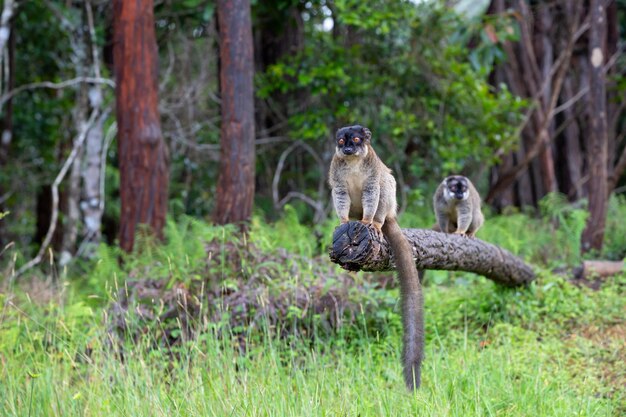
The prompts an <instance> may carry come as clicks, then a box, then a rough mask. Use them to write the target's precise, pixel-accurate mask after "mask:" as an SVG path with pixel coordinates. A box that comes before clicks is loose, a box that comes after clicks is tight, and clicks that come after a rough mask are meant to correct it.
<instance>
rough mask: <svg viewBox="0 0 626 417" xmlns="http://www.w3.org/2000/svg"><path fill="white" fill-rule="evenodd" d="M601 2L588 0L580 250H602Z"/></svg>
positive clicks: (604, 194) (603, 110)
mask: <svg viewBox="0 0 626 417" xmlns="http://www.w3.org/2000/svg"><path fill="white" fill-rule="evenodd" d="M603 4H604V2H603V1H601V0H591V4H590V9H591V10H590V11H591V21H590V23H591V28H590V30H589V58H590V62H591V67H590V80H589V87H590V92H589V94H590V100H591V109H592V111H591V112H590V129H589V133H590V135H589V146H590V149H589V150H588V152H587V156H588V158H589V219H588V220H587V226H586V227H585V230H584V231H583V234H582V242H581V243H582V245H581V249H582V250H583V252H586V251H588V250H590V249H597V250H600V249H602V242H603V240H604V225H605V221H606V210H607V197H608V190H607V186H608V185H607V148H608V132H607V118H606V91H605V76H604V63H605V61H606V57H605V56H604V55H605V49H604V42H605V39H606V15H605V13H604V6H603Z"/></svg>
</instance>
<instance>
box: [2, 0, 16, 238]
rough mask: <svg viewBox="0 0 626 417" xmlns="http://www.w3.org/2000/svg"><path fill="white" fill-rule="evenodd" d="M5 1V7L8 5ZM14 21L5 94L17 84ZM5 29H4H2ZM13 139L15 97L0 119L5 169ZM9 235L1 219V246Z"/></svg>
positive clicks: (4, 70) (4, 65) (4, 73)
mask: <svg viewBox="0 0 626 417" xmlns="http://www.w3.org/2000/svg"><path fill="white" fill-rule="evenodd" d="M6 4H7V3H6V2H5V7H6ZM13 22H14V21H13V20H11V22H10V24H9V25H8V26H7V30H10V34H9V39H8V47H7V53H6V59H7V61H8V62H6V63H5V62H3V59H0V74H1V75H0V76H1V77H2V80H5V81H4V83H5V86H4V90H0V94H4V93H6V92H9V91H11V90H13V86H14V84H15V33H14V30H13V29H14V27H15V24H14V23H13ZM0 30H3V29H0ZM12 141H13V99H12V98H9V99H8V100H7V101H6V104H5V105H4V108H3V109H2V119H1V120H0V169H2V170H4V169H5V168H6V165H7V163H8V162H9V151H10V149H11V142H12ZM5 192H6V188H5V187H4V184H0V213H3V212H4V211H6V208H5V207H6V206H5V204H4V201H3V200H4V199H3V197H4V194H5ZM9 240H10V239H9V237H8V236H7V232H6V221H0V247H4V246H5V245H6V244H7V243H9Z"/></svg>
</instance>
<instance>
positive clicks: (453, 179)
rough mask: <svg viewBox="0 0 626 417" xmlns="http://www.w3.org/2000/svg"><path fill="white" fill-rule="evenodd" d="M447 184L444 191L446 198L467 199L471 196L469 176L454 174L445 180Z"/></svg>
mask: <svg viewBox="0 0 626 417" xmlns="http://www.w3.org/2000/svg"><path fill="white" fill-rule="evenodd" d="M445 182H446V186H445V189H444V192H445V193H446V199H447V200H449V199H452V198H455V199H457V200H466V199H467V197H469V185H468V183H467V178H465V177H462V176H460V175H453V176H450V177H448V178H446V180H445Z"/></svg>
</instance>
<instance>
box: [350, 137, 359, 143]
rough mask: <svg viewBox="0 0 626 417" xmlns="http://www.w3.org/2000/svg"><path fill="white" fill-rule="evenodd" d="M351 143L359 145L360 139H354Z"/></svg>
mask: <svg viewBox="0 0 626 417" xmlns="http://www.w3.org/2000/svg"><path fill="white" fill-rule="evenodd" d="M352 142H354V143H359V142H361V138H354V139H352Z"/></svg>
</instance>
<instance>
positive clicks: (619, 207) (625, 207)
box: [602, 194, 626, 260]
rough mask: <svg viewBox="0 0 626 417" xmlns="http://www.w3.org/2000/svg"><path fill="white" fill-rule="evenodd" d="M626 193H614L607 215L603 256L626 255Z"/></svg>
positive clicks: (617, 257) (609, 257)
mask: <svg viewBox="0 0 626 417" xmlns="http://www.w3.org/2000/svg"><path fill="white" fill-rule="evenodd" d="M624 216H626V195H623V194H622V195H612V196H611V198H610V199H609V207H608V210H607V215H606V227H605V233H604V247H603V248H602V253H603V256H604V257H606V258H608V259H616V260H619V259H624V258H625V257H626V222H624V219H625V218H626V217H624Z"/></svg>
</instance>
